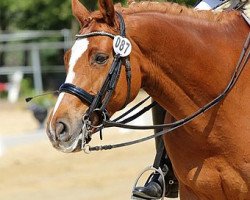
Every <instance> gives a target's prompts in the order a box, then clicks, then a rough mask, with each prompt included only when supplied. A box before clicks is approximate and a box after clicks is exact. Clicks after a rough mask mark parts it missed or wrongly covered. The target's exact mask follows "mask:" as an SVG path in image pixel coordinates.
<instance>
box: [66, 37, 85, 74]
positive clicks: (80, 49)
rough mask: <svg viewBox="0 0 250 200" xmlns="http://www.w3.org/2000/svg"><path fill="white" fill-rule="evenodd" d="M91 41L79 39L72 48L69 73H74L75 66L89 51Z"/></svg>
mask: <svg viewBox="0 0 250 200" xmlns="http://www.w3.org/2000/svg"><path fill="white" fill-rule="evenodd" d="M88 46H89V41H88V39H87V38H83V39H77V40H76V41H75V43H74V45H73V47H72V48H71V56H70V60H69V69H70V70H69V71H73V67H74V66H75V64H76V62H77V61H78V59H79V58H80V57H81V56H82V55H83V54H84V52H85V51H86V50H87V49H88Z"/></svg>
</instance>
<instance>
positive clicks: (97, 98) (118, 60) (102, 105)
mask: <svg viewBox="0 0 250 200" xmlns="http://www.w3.org/2000/svg"><path fill="white" fill-rule="evenodd" d="M116 14H117V16H118V18H119V22H120V36H118V37H122V38H125V36H126V33H125V23H124V20H123V17H122V15H121V14H119V13H116ZM93 36H107V37H110V38H112V39H113V40H114V39H115V38H116V37H117V36H115V35H114V34H111V33H107V32H103V31H100V32H99V31H98V32H90V33H87V34H82V35H77V36H76V37H77V39H80V38H88V37H93ZM249 43H250V33H249V34H248V37H247V39H246V41H245V44H244V47H243V50H242V53H241V55H240V58H239V61H238V63H237V65H236V68H235V71H234V73H233V75H232V78H231V80H230V81H229V83H228V85H227V87H226V88H225V89H224V90H223V91H222V92H221V94H219V95H218V96H217V97H216V98H215V99H213V100H212V101H210V102H209V103H207V104H206V105H204V106H203V107H202V108H200V109H199V110H197V111H196V112H194V113H193V114H191V115H190V116H188V117H186V118H183V119H181V120H178V121H175V122H173V123H169V124H160V125H152V126H134V125H127V124H126V123H128V122H130V121H132V120H134V119H135V118H137V117H138V116H140V115H142V114H143V113H145V112H146V111H148V110H149V109H150V108H152V107H153V106H154V105H155V104H156V103H155V102H153V103H152V104H150V105H149V106H147V107H146V108H144V109H142V110H141V111H140V112H139V113H137V114H135V115H133V116H132V117H128V118H126V119H125V120H122V121H119V120H120V119H122V118H124V117H125V116H127V115H128V114H129V113H131V112H132V111H133V110H134V109H135V108H137V107H138V105H140V104H142V102H144V101H146V100H143V101H142V102H140V103H139V104H137V105H136V106H134V107H133V108H131V109H130V110H129V111H128V112H126V113H125V114H123V115H121V116H120V117H118V118H116V119H115V120H112V121H111V120H110V119H109V114H108V112H107V110H106V107H107V104H108V103H109V101H110V98H111V96H112V93H113V91H114V90H115V87H116V83H117V81H118V79H119V75H120V73H121V66H122V63H123V61H125V62H124V63H125V69H126V70H125V71H126V78H127V97H126V101H125V103H124V105H123V107H125V106H126V105H127V104H128V102H129V100H130V90H131V67H130V62H129V56H128V55H126V56H122V55H121V54H119V53H115V55H114V59H113V62H112V65H111V67H110V70H109V73H108V75H107V77H106V79H105V81H104V83H103V85H102V87H101V89H100V90H99V92H98V93H97V94H96V95H92V94H90V93H88V92H87V91H85V90H84V89H81V88H79V87H77V86H75V85H73V84H69V83H64V84H62V85H61V86H60V88H59V92H66V93H69V94H72V95H75V96H76V97H78V98H79V99H80V100H81V101H83V102H85V103H87V104H88V105H89V109H88V111H87V112H86V114H85V115H84V117H83V124H84V125H83V129H82V149H83V150H84V151H85V152H86V153H88V152H90V151H98V150H108V149H112V148H119V147H123V146H128V145H132V144H136V143H139V142H143V141H146V140H149V139H152V138H155V137H159V136H161V135H163V134H166V133H168V132H171V131H173V130H175V129H177V128H179V127H181V126H184V125H185V124H187V123H189V122H190V121H192V120H194V119H195V118H197V117H198V116H200V115H201V114H203V113H204V112H206V111H207V110H209V109H211V108H212V107H214V106H215V105H217V104H218V103H220V102H221V101H222V100H223V99H224V98H225V96H226V95H227V94H228V93H229V92H230V91H231V89H232V88H233V87H234V85H235V84H236V82H237V80H238V78H239V76H240V74H241V72H242V70H243V69H244V67H245V65H246V63H247V61H248V59H249V55H250V51H249V50H248V48H249ZM147 98H148V97H147ZM97 112H98V113H101V115H102V119H103V120H102V121H101V123H100V124H99V125H97V126H94V125H92V124H91V120H90V117H91V115H92V114H93V113H97ZM106 127H120V128H127V129H137V130H146V129H158V128H162V129H163V128H166V130H163V131H160V132H158V133H157V134H154V135H151V136H147V137H144V138H141V139H137V140H133V141H130V142H124V143H120V144H114V145H104V146H96V147H90V146H88V145H86V143H88V142H89V141H90V137H91V134H92V130H93V128H96V129H98V130H100V136H101V138H102V129H103V128H106Z"/></svg>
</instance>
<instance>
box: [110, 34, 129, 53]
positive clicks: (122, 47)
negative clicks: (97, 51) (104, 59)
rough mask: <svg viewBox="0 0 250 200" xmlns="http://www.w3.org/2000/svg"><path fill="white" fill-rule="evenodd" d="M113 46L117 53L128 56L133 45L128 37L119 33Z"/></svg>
mask: <svg viewBox="0 0 250 200" xmlns="http://www.w3.org/2000/svg"><path fill="white" fill-rule="evenodd" d="M113 48H114V51H115V53H116V54H120V56H121V57H126V56H128V55H129V54H130V53H131V50H132V45H131V43H130V41H129V40H128V39H127V38H124V37H122V36H120V35H117V36H115V38H114V40H113Z"/></svg>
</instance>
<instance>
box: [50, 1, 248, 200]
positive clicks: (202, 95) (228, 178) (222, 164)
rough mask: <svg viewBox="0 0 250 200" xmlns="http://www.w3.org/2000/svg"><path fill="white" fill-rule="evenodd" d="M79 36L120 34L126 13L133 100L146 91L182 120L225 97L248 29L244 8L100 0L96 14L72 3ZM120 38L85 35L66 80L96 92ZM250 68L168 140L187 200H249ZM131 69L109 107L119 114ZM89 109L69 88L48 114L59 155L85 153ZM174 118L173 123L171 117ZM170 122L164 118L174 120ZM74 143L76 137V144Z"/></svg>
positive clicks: (68, 57)
mask: <svg viewBox="0 0 250 200" xmlns="http://www.w3.org/2000/svg"><path fill="white" fill-rule="evenodd" d="M72 10H73V14H74V16H75V17H76V18H77V20H78V21H79V23H80V25H81V30H80V33H79V34H87V33H92V32H96V31H105V32H106V33H111V34H113V35H119V33H120V29H121V27H120V25H119V21H120V19H119V18H118V15H116V14H115V11H117V12H119V13H121V15H122V17H123V18H124V21H125V25H126V35H127V38H128V39H129V41H130V42H131V44H132V51H131V54H130V55H129V58H130V63H131V74H132V79H131V91H130V98H129V102H131V101H132V100H133V99H134V98H135V97H136V96H137V94H138V92H139V90H140V88H143V89H144V90H145V91H146V92H147V93H148V94H149V95H150V96H151V97H153V99H155V100H156V101H157V102H158V103H159V104H160V105H161V106H162V107H164V108H165V109H166V110H168V111H169V113H170V114H171V115H172V116H173V118H174V119H176V120H179V119H182V118H185V117H186V116H188V115H190V114H192V113H193V112H195V111H196V110H198V109H199V108H201V107H202V106H204V105H205V104H206V103H208V102H209V101H211V100H212V99H214V98H215V97H217V96H218V95H219V94H220V93H221V92H222V91H223V90H224V88H225V87H226V86H227V84H228V82H229V80H230V79H231V76H232V74H233V72H234V70H235V66H236V64H237V62H238V59H239V57H240V53H241V50H242V48H243V45H244V42H245V40H246V38H247V36H248V34H249V26H248V24H247V23H246V22H245V21H244V19H243V17H242V16H241V14H240V13H239V12H236V11H232V12H222V13H214V12H211V11H195V10H193V9H189V8H186V7H184V6H180V5H177V4H171V3H156V2H154V3H153V2H142V3H132V4H131V5H130V6H129V7H128V8H123V7H121V6H120V5H116V6H114V5H113V3H112V1H111V0H99V11H95V12H92V13H90V12H89V11H88V10H87V9H86V8H85V7H84V6H83V5H82V4H81V3H80V2H79V1H78V0H72ZM112 42H113V40H112V38H111V37H108V36H107V35H106V36H101V35H96V36H91V37H87V38H78V39H77V40H76V42H75V44H74V45H73V47H72V48H71V49H70V50H69V51H68V52H67V53H66V54H65V66H66V71H67V77H66V81H65V82H66V83H69V84H73V85H76V86H77V87H79V88H82V89H84V90H85V91H87V92H88V93H90V94H93V95H96V94H97V93H98V91H99V90H100V88H101V87H102V84H103V81H104V80H105V77H106V75H107V73H108V71H109V69H110V66H111V64H112V62H113V59H114V50H113V47H112ZM249 77H250V63H249V62H248V63H247V65H246V66H245V68H244V70H243V71H242V73H241V75H240V77H239V80H238V82H237V83H236V85H235V86H234V87H233V89H232V90H231V91H230V93H229V94H228V95H227V96H226V97H225V98H224V99H223V100H222V101H221V102H220V103H219V104H217V105H216V106H215V107H213V108H212V109H210V110H209V111H207V112H205V113H204V114H202V115H201V116H199V117H198V118H196V119H195V120H193V121H192V122H190V123H188V124H186V125H185V126H183V127H181V128H178V129H177V130H175V131H173V132H171V133H170V134H166V135H164V138H163V139H164V142H165V146H166V148H167V151H168V152H169V156H170V158H171V161H172V163H173V166H174V169H175V173H176V176H177V178H178V180H179V182H180V198H181V199H188V200H195V199H202V200H204V199H210V200H224V199H242V200H243V199H244V200H247V199H248V200H249V199H250V79H249ZM127 87H128V86H127V80H126V72H125V69H124V67H123V68H122V69H121V72H120V76H119V80H118V82H117V84H116V87H115V90H114V93H113V95H112V97H111V98H110V101H109V102H108V105H107V110H108V112H109V113H110V114H111V115H112V114H113V113H115V112H116V111H118V110H120V109H121V108H122V107H123V105H124V103H125V101H126V97H127ZM88 107H89V105H88V104H87V103H86V102H85V101H82V100H80V99H79V98H78V97H76V96H74V95H72V94H69V93H65V92H61V93H60V95H59V97H58V100H57V103H56V105H55V108H54V110H53V111H52V113H51V114H50V117H49V120H48V126H47V134H48V136H49V138H50V140H51V142H52V144H53V146H54V147H55V148H57V149H59V150H61V151H65V152H69V151H70V152H73V151H78V150H80V149H81V146H80V144H79V143H77V142H74V140H77V139H79V138H77V136H76V135H75V134H76V133H78V134H79V135H80V133H82V131H83V129H82V127H83V121H82V118H83V115H84V113H85V112H86V111H87V109H88ZM171 118H172V117H171ZM171 118H169V119H166V122H169V121H172V119H171ZM72 138H73V139H72Z"/></svg>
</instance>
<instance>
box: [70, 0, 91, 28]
mask: <svg viewBox="0 0 250 200" xmlns="http://www.w3.org/2000/svg"><path fill="white" fill-rule="evenodd" d="M71 5H72V12H73V15H74V16H75V17H76V19H77V20H78V21H79V23H80V24H81V26H84V23H85V22H86V19H87V18H88V17H89V16H90V12H89V11H88V10H87V9H86V8H85V7H84V5H82V4H81V2H79V0H71Z"/></svg>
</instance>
